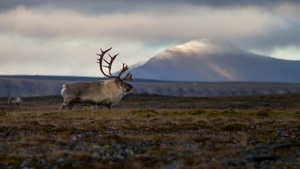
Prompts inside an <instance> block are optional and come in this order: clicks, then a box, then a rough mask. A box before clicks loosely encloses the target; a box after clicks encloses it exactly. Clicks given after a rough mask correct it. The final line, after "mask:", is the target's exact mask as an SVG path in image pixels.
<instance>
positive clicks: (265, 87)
mask: <svg viewBox="0 0 300 169" xmlns="http://www.w3.org/2000/svg"><path fill="white" fill-rule="evenodd" d="M95 79H96V80H99V78H91V77H69V76H57V77H56V76H19V75H17V76H0V97H11V96H21V97H34V96H53V95H60V90H61V86H62V84H64V83H72V82H75V81H94V80H95ZM130 83H131V84H132V85H133V90H132V91H131V92H130V93H134V94H157V95H170V96H186V97H199V96H241V95H269V94H287V93H300V83H266V82H174V81H157V80H143V79H140V80H139V79H134V81H133V82H130Z"/></svg>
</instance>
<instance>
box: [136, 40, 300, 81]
mask: <svg viewBox="0 0 300 169" xmlns="http://www.w3.org/2000/svg"><path fill="white" fill-rule="evenodd" d="M299 70H300V61H287V60H280V59H275V58H271V57H267V56H262V55H257V54H254V53H250V52H247V51H244V50H241V49H239V48H238V47H236V46H233V45H230V44H228V43H226V42H221V41H216V40H207V39H206V40H201V41H200V40H199V41H197V40H194V41H190V42H187V43H185V44H182V45H178V46H175V47H173V48H170V49H167V50H165V51H163V52H161V53H159V54H157V55H155V56H154V57H152V58H151V59H150V60H148V61H147V62H146V63H145V64H143V65H141V66H139V67H136V68H133V69H132V70H130V71H131V72H132V74H133V75H134V77H135V78H144V79H156V80H170V81H206V82H208V81H209V82H220V81H244V82H300V76H299Z"/></svg>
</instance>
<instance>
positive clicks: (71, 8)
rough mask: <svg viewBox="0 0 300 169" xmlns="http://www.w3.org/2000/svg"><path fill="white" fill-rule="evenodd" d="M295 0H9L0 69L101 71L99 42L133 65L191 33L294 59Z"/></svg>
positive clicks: (2, 12) (298, 53)
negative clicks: (98, 57) (98, 55)
mask: <svg viewBox="0 0 300 169" xmlns="http://www.w3.org/2000/svg"><path fill="white" fill-rule="evenodd" d="M299 17H300V1H298V0H243V1H241V0H226V1H220V0H185V1H184V0H164V1H162V0H151V1H150V0H149V1H147V0H107V1H104V0H51V1H50V0H49V1H41V0H9V1H1V2H0V58H1V59H0V75H19V74H22V75H67V76H92V77H98V76H99V77H102V76H103V75H102V74H101V73H100V71H99V65H98V64H97V62H96V59H97V55H96V54H97V53H99V51H100V48H102V49H103V50H104V49H107V48H110V47H112V50H111V51H110V54H111V55H114V54H117V53H119V55H118V57H117V59H116V60H115V63H114V65H113V71H117V70H119V69H120V68H121V67H122V63H126V64H128V66H129V67H133V66H134V65H135V64H137V63H141V62H144V61H146V60H148V59H149V58H151V57H153V56H154V55H156V54H157V53H159V52H162V51H163V50H165V49H167V48H170V47H173V46H176V45H179V44H182V43H185V42H188V41H191V40H196V39H203V38H205V39H222V40H226V41H228V42H230V43H232V44H234V45H236V46H238V47H240V48H242V49H244V50H248V51H252V52H254V53H257V54H262V55H267V56H270V57H274V58H278V59H284V60H300V19H299Z"/></svg>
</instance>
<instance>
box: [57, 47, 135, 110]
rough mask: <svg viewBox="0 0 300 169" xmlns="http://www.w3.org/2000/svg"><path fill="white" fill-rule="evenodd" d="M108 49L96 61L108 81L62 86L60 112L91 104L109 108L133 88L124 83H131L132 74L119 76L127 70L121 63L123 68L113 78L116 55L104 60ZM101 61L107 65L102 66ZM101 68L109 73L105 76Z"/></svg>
mask: <svg viewBox="0 0 300 169" xmlns="http://www.w3.org/2000/svg"><path fill="white" fill-rule="evenodd" d="M111 49H112V48H109V49H107V50H105V51H103V50H102V49H100V50H101V54H97V55H98V56H100V58H99V59H97V60H98V63H99V67H100V71H101V72H102V74H103V75H104V76H106V77H108V78H112V79H108V80H100V81H94V82H74V83H69V84H64V85H62V89H61V95H62V97H63V99H64V100H63V103H62V104H61V106H60V110H62V109H64V108H66V107H67V108H68V109H72V108H73V106H74V105H76V104H91V105H93V106H102V105H103V106H105V107H107V108H111V107H112V106H113V105H115V104H117V103H118V102H119V101H120V100H121V99H122V97H123V96H124V95H125V94H126V93H127V92H129V91H130V90H131V89H132V88H133V86H132V85H131V84H128V83H126V82H124V81H125V80H129V81H132V74H131V73H130V72H128V73H127V74H126V76H124V77H123V78H121V76H122V75H123V74H124V73H125V72H126V71H127V70H128V69H129V68H128V66H127V65H126V64H124V63H123V67H122V69H121V71H120V73H119V75H118V76H113V75H112V73H111V68H112V64H113V62H114V60H115V59H116V57H117V56H118V54H116V55H114V56H111V55H110V54H108V55H109V57H110V61H109V62H108V61H107V60H105V59H104V55H105V54H106V53H107V52H108V51H109V50H111ZM103 61H104V62H105V64H107V65H103ZM103 67H106V68H108V71H109V73H108V74H106V73H105V72H104V71H103Z"/></svg>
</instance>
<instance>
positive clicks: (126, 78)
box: [97, 47, 132, 81]
mask: <svg viewBox="0 0 300 169" xmlns="http://www.w3.org/2000/svg"><path fill="white" fill-rule="evenodd" d="M111 49H112V47H111V48H109V49H107V50H105V51H103V50H102V49H101V48H100V51H101V54H97V55H98V56H100V58H99V59H97V60H98V63H99V67H100V71H101V72H102V74H103V75H104V76H106V77H108V78H117V79H119V80H122V81H123V80H129V81H132V74H131V73H130V72H128V73H127V75H126V76H125V77H123V78H121V76H122V75H123V74H124V73H125V72H126V71H127V70H128V69H129V68H128V66H127V65H126V64H124V63H123V67H122V69H121V71H120V73H119V75H118V76H114V75H112V73H111V68H112V64H113V62H114V60H115V59H116V57H117V56H118V55H119V54H118V53H117V54H115V55H114V56H111V55H110V54H109V53H108V55H109V57H110V61H107V60H105V59H104V55H105V54H106V53H107V52H108V51H110V50H111ZM103 61H104V62H105V63H106V64H107V65H103ZM103 67H106V68H108V73H109V74H106V73H105V72H104V71H103Z"/></svg>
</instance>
